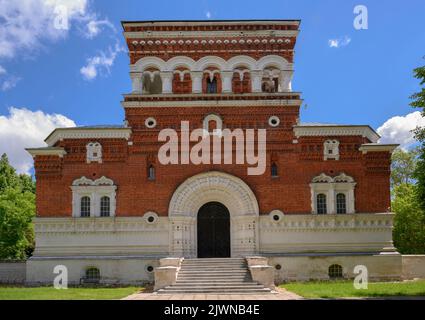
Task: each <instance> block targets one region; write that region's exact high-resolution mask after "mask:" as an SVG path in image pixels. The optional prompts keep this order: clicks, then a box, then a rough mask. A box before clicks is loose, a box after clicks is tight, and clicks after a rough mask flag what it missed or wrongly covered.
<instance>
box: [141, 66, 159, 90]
mask: <svg viewBox="0 0 425 320" xmlns="http://www.w3.org/2000/svg"><path fill="white" fill-rule="evenodd" d="M142 82H143V91H142V92H143V94H160V93H162V80H161V76H160V74H159V71H157V70H151V71H145V72H144V73H143V80H142Z"/></svg>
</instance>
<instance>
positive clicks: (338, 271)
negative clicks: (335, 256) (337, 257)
mask: <svg viewBox="0 0 425 320" xmlns="http://www.w3.org/2000/svg"><path fill="white" fill-rule="evenodd" d="M328 275H329V278H331V279H338V278H342V276H343V275H342V267H341V266H340V265H339V264H333V265H331V266H329V269H328Z"/></svg>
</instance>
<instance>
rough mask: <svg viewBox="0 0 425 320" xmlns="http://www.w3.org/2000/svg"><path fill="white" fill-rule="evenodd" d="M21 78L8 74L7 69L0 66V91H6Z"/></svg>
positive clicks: (14, 85)
mask: <svg viewBox="0 0 425 320" xmlns="http://www.w3.org/2000/svg"><path fill="white" fill-rule="evenodd" d="M20 80H21V78H19V77H16V76H14V75H9V74H8V73H7V70H6V69H5V68H3V67H2V66H0V91H8V90H10V89H13V88H14V87H16V85H17V83H18V82H19V81H20Z"/></svg>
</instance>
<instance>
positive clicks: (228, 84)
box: [221, 71, 233, 93]
mask: <svg viewBox="0 0 425 320" xmlns="http://www.w3.org/2000/svg"><path fill="white" fill-rule="evenodd" d="M221 75H222V77H223V88H222V92H223V93H231V92H232V79H233V71H222V72H221Z"/></svg>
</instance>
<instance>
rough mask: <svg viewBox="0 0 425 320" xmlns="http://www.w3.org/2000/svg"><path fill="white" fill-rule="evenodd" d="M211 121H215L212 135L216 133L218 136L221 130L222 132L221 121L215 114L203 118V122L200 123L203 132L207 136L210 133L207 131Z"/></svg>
mask: <svg viewBox="0 0 425 320" xmlns="http://www.w3.org/2000/svg"><path fill="white" fill-rule="evenodd" d="M211 120H212V121H215V123H216V129H215V130H214V133H213V134H216V133H219V134H220V133H221V130H223V119H222V118H221V117H220V116H219V115H218V114H215V113H210V114H209V115H207V116H206V117H205V118H204V121H203V122H202V123H203V125H202V127H203V129H204V131H205V132H208V134H210V133H212V132H210V131H209V123H210V121H211Z"/></svg>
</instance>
